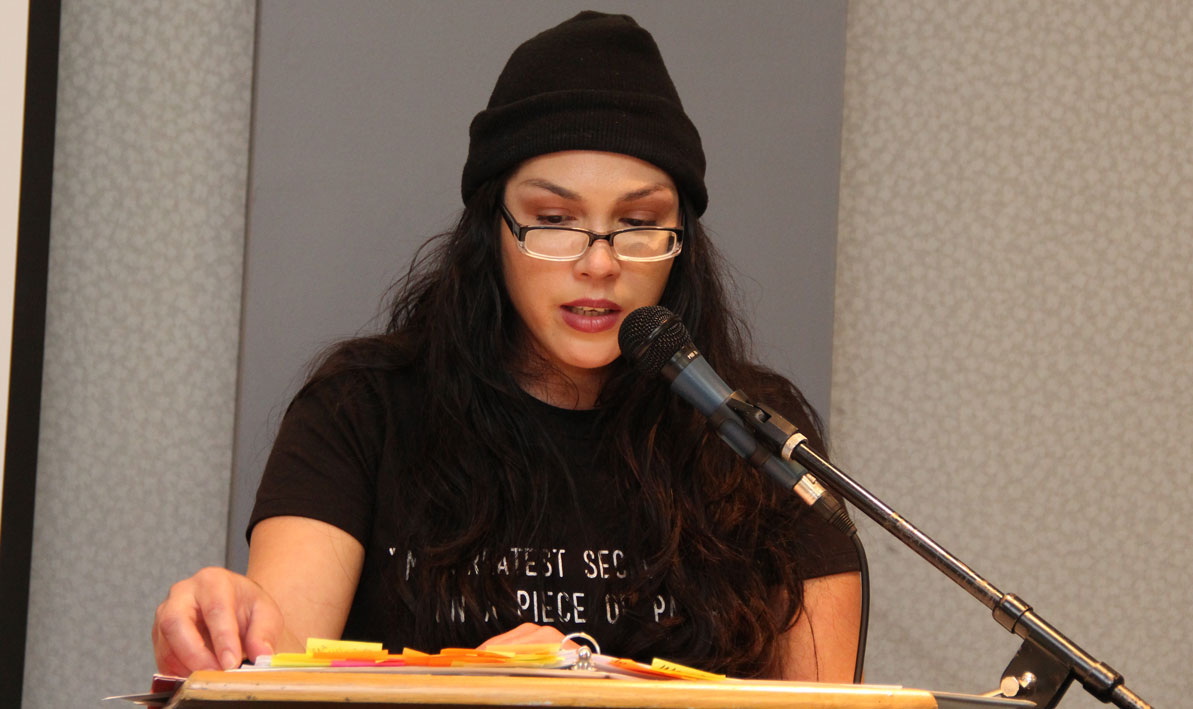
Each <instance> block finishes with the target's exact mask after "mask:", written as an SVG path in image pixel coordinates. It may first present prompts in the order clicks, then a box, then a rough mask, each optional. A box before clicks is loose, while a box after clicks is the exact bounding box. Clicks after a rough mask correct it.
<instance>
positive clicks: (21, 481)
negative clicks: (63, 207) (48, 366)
mask: <svg viewBox="0 0 1193 709" xmlns="http://www.w3.org/2000/svg"><path fill="white" fill-rule="evenodd" d="M61 10H62V6H61V2H60V0H45V1H43V0H31V2H30V3H29V46H28V61H27V63H26V69H25V125H24V138H23V145H22V147H21V197H20V216H19V218H18V223H17V263H16V291H15V294H14V309H13V332H12V368H11V370H10V371H11V373H10V381H9V390H8V391H9V393H8V402H7V403H8V437H7V442H6V449H5V453H4V505H3V511H2V518H0V638H3V640H2V641H0V706H5V707H19V706H21V690H22V680H23V677H24V672H25V636H26V629H27V621H28V614H29V570H30V561H31V559H32V553H33V495H34V490H35V488H36V482H37V440H38V424H39V421H40V418H41V374H42V362H43V357H44V354H45V331H46V279H47V267H48V265H49V255H50V205H51V192H52V189H53V183H54V119H55V115H56V113H57V111H56V109H57V104H56V101H57V93H58V36H59V21H60V18H61V14H62V12H61Z"/></svg>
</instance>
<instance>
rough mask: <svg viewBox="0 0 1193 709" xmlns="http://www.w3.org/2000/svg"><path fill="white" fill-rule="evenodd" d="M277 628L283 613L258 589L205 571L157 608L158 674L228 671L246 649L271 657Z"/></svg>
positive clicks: (225, 574) (214, 569)
mask: <svg viewBox="0 0 1193 709" xmlns="http://www.w3.org/2000/svg"><path fill="white" fill-rule="evenodd" d="M281 630H282V614H281V611H279V610H278V608H277V605H276V604H275V603H274V602H273V599H271V598H270V597H269V595H268V594H266V593H265V591H264V590H262V589H261V587H260V586H258V585H257V584H255V583H253V582H252V581H250V580H249V579H248V578H246V577H244V576H241V575H240V574H235V573H232V572H231V571H228V570H227V569H221V568H218V567H209V568H206V569H203V570H201V571H199V572H198V573H196V574H195V575H194V576H192V577H190V578H189V579H186V580H185V581H179V582H178V583H176V584H174V586H172V587H171V588H170V595H169V596H168V597H167V598H166V600H165V601H164V602H163V603H162V604H161V605H160V606H158V609H157V615H156V616H155V618H154V624H153V649H154V659H155V660H156V661H157V666H158V669H159V671H161V672H165V673H167V674H176V675H182V676H186V675H188V674H190V673H191V672H194V671H195V670H207V669H232V668H234V667H238V666H239V665H240V661H241V660H242V659H243V658H244V657H245V650H248V651H249V653H250V654H252V655H253V656H256V655H263V654H272V652H273V647H274V645H275V643H276V642H277V638H278V635H279V634H280V633H281ZM242 640H243V643H242Z"/></svg>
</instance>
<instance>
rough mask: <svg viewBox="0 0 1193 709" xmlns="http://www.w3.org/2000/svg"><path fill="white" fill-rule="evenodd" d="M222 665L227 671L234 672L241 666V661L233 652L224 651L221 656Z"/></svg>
mask: <svg viewBox="0 0 1193 709" xmlns="http://www.w3.org/2000/svg"><path fill="white" fill-rule="evenodd" d="M220 663H221V664H222V665H223V666H224V669H225V670H234V669H236V667H237V666H238V665H239V664H240V660H239V659H238V658H237V657H236V653H234V652H232V651H231V650H224V652H223V653H222V654H220Z"/></svg>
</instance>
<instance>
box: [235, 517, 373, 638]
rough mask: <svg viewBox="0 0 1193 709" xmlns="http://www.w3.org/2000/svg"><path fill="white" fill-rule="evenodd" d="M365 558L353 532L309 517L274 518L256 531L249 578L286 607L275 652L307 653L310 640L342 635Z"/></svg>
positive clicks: (261, 523) (250, 549)
mask: <svg viewBox="0 0 1193 709" xmlns="http://www.w3.org/2000/svg"><path fill="white" fill-rule="evenodd" d="M364 555H365V552H364V547H362V546H361V544H360V542H358V541H357V540H356V538H355V537H353V536H352V535H351V534H348V533H347V532H345V531H344V530H342V529H340V528H339V527H334V526H332V525H330V524H327V523H326V522H319V521H317V520H313V519H309V518H306V517H270V518H269V519H265V520H262V521H261V522H259V523H258V524H257V526H256V527H254V528H253V536H252V539H251V540H250V542H249V568H248V573H247V575H248V577H249V578H250V579H252V580H253V581H255V582H256V583H257V584H258V585H259V586H261V588H262V589H264V590H265V591H266V592H267V593H268V594H269V595H270V596H272V597H273V599H274V601H275V602H277V604H278V607H279V608H280V609H281V612H282V619H283V631H282V633H281V635H280V637H279V638H278V642H277V645H276V646H275V648H274V650H275V651H276V652H302V651H303V649H304V648H305V646H306V639H307V638H338V637H340V635H341V634H342V633H343V632H344V623H345V622H346V621H347V620H348V610H349V608H351V606H352V598H353V596H354V595H355V594H356V585H357V583H358V582H359V581H360V571H361V566H362V565H363V563H364Z"/></svg>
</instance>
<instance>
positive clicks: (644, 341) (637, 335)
mask: <svg viewBox="0 0 1193 709" xmlns="http://www.w3.org/2000/svg"><path fill="white" fill-rule="evenodd" d="M691 343H692V337H691V335H689V334H688V329H687V328H686V327H684V324H683V321H681V320H680V319H679V316H678V315H676V314H675V313H673V312H671V311H670V310H668V309H667V308H664V307H663V306H661V305H648V306H646V307H644V308H638V309H637V310H635V311H633V312H631V313H630V314H629V315H627V316H626V317H625V320H623V321H622V323H621V329H619V330H618V331H617V344H618V346H619V347H621V354H622V356H624V357H625V358H626V359H628V360H629V361H630V362H632V363H633V364H634V366H635V367H636V368H637V369H638V370H640V371H642V372H647V373H650V374H657V373H658V372H659V370H661V369H662V368H663V365H664V364H666V363H667V360H669V359H671V356H672V355H674V354H675V353H676V352H678V351H679V350H680V348H682V347H684V346H687V345H690V344H691Z"/></svg>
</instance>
